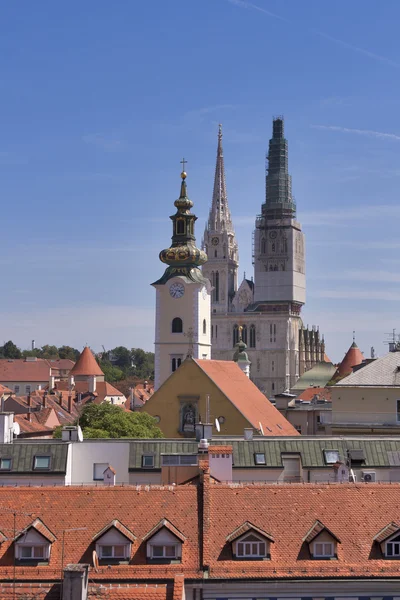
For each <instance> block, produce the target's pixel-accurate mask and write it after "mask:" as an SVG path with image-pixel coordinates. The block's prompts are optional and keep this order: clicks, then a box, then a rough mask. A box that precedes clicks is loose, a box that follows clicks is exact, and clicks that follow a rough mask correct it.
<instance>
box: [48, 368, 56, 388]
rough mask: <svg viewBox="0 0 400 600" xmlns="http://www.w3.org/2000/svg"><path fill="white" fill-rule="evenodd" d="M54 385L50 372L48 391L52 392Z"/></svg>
mask: <svg viewBox="0 0 400 600" xmlns="http://www.w3.org/2000/svg"><path fill="white" fill-rule="evenodd" d="M55 385H56V383H55V379H54V375H52V374H51V372H50V377H49V390H54V386H55Z"/></svg>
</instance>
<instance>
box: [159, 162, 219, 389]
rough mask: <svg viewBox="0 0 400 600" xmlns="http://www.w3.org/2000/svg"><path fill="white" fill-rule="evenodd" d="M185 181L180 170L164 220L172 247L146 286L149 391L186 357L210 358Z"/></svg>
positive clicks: (200, 255) (206, 287)
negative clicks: (150, 290)
mask: <svg viewBox="0 0 400 600" xmlns="http://www.w3.org/2000/svg"><path fill="white" fill-rule="evenodd" d="M185 162H186V161H185V160H183V161H182V163H183V167H184V166H185ZM186 176H187V175H186V172H185V171H184V170H183V171H182V173H181V179H182V182H181V192H180V196H179V198H178V199H177V200H175V202H174V205H175V207H176V209H177V210H176V213H175V214H174V215H172V216H171V217H170V219H171V220H172V244H171V246H170V247H169V248H166V249H165V250H162V251H161V252H160V255H159V256H160V260H161V262H163V263H165V264H166V265H168V266H167V268H166V269H165V272H164V274H163V275H162V277H160V279H158V280H157V281H155V282H154V283H153V284H152V285H153V286H154V287H155V289H156V327H155V330H156V332H155V382H154V389H155V390H157V389H158V388H159V387H160V386H161V385H162V384H163V383H164V381H165V380H166V379H167V378H168V377H169V376H170V375H171V373H173V372H174V371H176V369H177V368H178V367H179V366H180V364H181V362H182V361H183V360H184V359H185V358H186V357H187V356H192V357H193V358H203V359H207V358H211V337H210V329H211V325H210V322H211V295H210V294H211V284H210V282H209V280H208V279H207V278H206V277H204V276H203V274H202V272H201V270H200V268H199V267H200V266H201V265H203V264H204V263H205V262H207V255H206V253H205V252H203V251H202V250H200V249H199V248H197V246H196V238H195V235H194V224H195V222H196V220H197V217H196V215H195V214H193V213H192V212H191V208H192V207H193V202H192V201H191V200H190V199H189V197H188V195H187V186H186Z"/></svg>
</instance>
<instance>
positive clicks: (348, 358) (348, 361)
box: [337, 342, 364, 377]
mask: <svg viewBox="0 0 400 600" xmlns="http://www.w3.org/2000/svg"><path fill="white" fill-rule="evenodd" d="M363 360H364V355H363V353H362V352H361V350H360V349H359V347H358V346H357V344H356V343H355V342H353V343H352V345H351V346H350V348H349V349H348V350H347V352H346V354H345V357H344V358H343V360H342V362H341V363H340V365H339V367H338V371H337V372H338V374H339V375H340V377H345V376H346V375H349V374H350V373H351V372H352V367H356V366H357V365H360V364H361V363H362V361H363Z"/></svg>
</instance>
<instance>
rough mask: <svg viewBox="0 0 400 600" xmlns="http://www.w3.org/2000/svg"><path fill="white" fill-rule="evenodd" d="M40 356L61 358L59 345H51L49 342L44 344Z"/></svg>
mask: <svg viewBox="0 0 400 600" xmlns="http://www.w3.org/2000/svg"><path fill="white" fill-rule="evenodd" d="M40 358H53V359H57V358H59V356H58V348H57V346H49V345H48V344H45V345H44V346H42V347H41V349H40Z"/></svg>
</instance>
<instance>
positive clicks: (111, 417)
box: [79, 402, 163, 438]
mask: <svg viewBox="0 0 400 600" xmlns="http://www.w3.org/2000/svg"><path fill="white" fill-rule="evenodd" d="M79 425H80V426H81V427H82V431H83V436H84V437H96V436H97V435H100V433H101V437H108V438H123V437H128V438H161V437H163V436H162V432H161V430H160V429H159V427H157V425H156V421H155V419H154V417H152V416H150V415H148V414H147V413H139V412H126V411H124V410H123V409H122V408H121V407H120V406H115V405H114V404H109V403H108V402H103V403H102V404H86V405H85V406H84V407H83V409H82V412H81V415H80V417H79Z"/></svg>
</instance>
